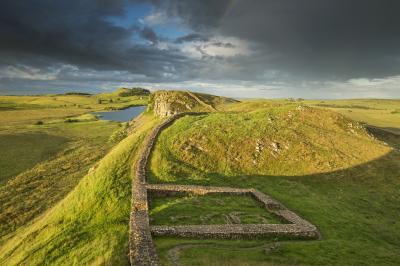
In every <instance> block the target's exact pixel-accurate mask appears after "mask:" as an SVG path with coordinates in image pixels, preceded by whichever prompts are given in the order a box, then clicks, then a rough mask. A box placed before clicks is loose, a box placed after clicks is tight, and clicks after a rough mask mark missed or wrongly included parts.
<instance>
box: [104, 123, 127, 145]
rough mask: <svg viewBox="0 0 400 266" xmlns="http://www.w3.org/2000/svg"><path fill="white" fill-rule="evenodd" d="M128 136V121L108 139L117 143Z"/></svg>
mask: <svg viewBox="0 0 400 266" xmlns="http://www.w3.org/2000/svg"><path fill="white" fill-rule="evenodd" d="M127 136H128V123H122V124H121V128H119V129H117V130H115V131H114V132H113V133H112V134H111V136H110V138H109V139H108V142H109V143H112V144H115V143H118V142H120V141H121V140H123V139H124V138H126V137H127Z"/></svg>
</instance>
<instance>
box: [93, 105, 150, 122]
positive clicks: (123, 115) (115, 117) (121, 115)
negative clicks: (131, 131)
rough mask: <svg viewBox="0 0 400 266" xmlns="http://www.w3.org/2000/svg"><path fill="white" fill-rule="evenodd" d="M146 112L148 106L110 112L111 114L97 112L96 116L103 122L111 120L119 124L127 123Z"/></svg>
mask: <svg viewBox="0 0 400 266" xmlns="http://www.w3.org/2000/svg"><path fill="white" fill-rule="evenodd" d="M144 110H146V106H133V107H129V108H126V109H123V110H118V111H110V112H96V113H93V114H95V115H99V116H100V119H102V120H111V121H118V122H127V121H129V120H131V119H133V118H135V117H137V116H138V115H140V114H141V113H143V111H144Z"/></svg>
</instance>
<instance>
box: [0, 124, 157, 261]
mask: <svg viewBox="0 0 400 266" xmlns="http://www.w3.org/2000/svg"><path fill="white" fill-rule="evenodd" d="M142 120H143V121H144V122H143V121H142V122H143V123H138V124H140V125H141V126H140V127H139V128H136V129H135V132H134V133H133V134H132V135H130V136H128V137H127V138H126V139H125V140H123V141H122V142H121V143H119V144H118V145H117V146H116V147H114V148H113V149H112V150H111V151H110V152H109V153H108V154H107V155H106V156H105V157H104V158H103V159H102V160H101V161H100V162H99V164H98V166H97V168H96V169H95V170H94V171H91V172H90V173H89V174H87V175H86V176H85V177H84V178H83V179H82V180H81V181H80V182H79V184H78V185H77V186H76V187H75V189H74V190H73V191H71V192H70V193H69V194H68V196H67V197H65V198H64V199H63V200H62V201H61V202H60V203H59V204H57V205H56V206H55V207H54V208H52V209H50V210H49V211H48V212H46V213H45V214H44V215H42V216H40V217H39V218H38V219H36V220H34V221H32V223H31V224H30V225H28V226H26V227H24V228H21V229H19V230H17V232H16V233H15V235H14V236H12V237H11V238H9V239H6V240H5V241H4V242H3V243H1V246H0V265H17V264H27V265H41V264H52V265H71V264H77V265H82V264H107V265H121V264H122V265H123V264H127V263H128V257H127V254H128V226H129V213H130V206H131V200H130V199H131V178H132V176H131V172H132V171H131V167H132V163H133V161H134V159H135V156H136V154H137V149H138V148H139V147H141V143H142V141H143V138H144V137H145V135H146V133H147V132H148V130H150V129H151V128H152V127H153V126H154V125H155V120H154V119H153V118H151V117H150V116H143V117H142Z"/></svg>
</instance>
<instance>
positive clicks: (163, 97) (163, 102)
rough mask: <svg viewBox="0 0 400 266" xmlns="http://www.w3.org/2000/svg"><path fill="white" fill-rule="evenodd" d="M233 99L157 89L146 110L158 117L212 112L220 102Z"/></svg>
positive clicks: (224, 102) (227, 101)
mask: <svg viewBox="0 0 400 266" xmlns="http://www.w3.org/2000/svg"><path fill="white" fill-rule="evenodd" d="M230 102H235V100H233V99H229V98H225V97H219V96H214V95H208V94H201V93H193V92H189V91H157V92H155V93H153V94H151V96H150V101H149V105H148V111H153V112H154V114H155V115H156V116H158V117H169V116H172V115H175V114H179V113H183V112H213V111H216V110H217V109H216V107H217V106H218V105H220V104H226V103H230Z"/></svg>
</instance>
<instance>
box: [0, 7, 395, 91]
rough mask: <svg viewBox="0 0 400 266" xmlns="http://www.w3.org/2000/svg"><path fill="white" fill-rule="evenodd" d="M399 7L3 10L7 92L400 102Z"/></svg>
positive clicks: (0, 59) (0, 45)
mask: <svg viewBox="0 0 400 266" xmlns="http://www.w3.org/2000/svg"><path fill="white" fill-rule="evenodd" d="M399 9H400V2H398V1H395V0H387V1H378V0H352V1H348V0H324V1H320V0H302V1H294V0H279V1H276V0H253V1H244V0H215V1H211V0H210V1H196V0H165V1H161V0H148V1H145V0H116V1H107V0H92V1H90V0H81V1H78V0H70V1H64V0H63V1H47V0H36V1H27V2H21V1H12V0H4V1H1V3H0V34H1V36H2V38H1V42H0V94H16V95H18V94H42V93H62V92H67V91H81V92H91V93H95V92H102V91H109V90H113V89H115V88H117V87H134V86H141V87H145V88H149V89H153V90H154V89H189V90H194V91H198V92H204V93H212V94H217V95H224V96H230V97H243V98H245V97H248V98H256V97H265V98H285V97H301V98H310V99H311V98H314V99H315V98H318V99H329V98H400V16H398V14H397V13H398V10H399Z"/></svg>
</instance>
